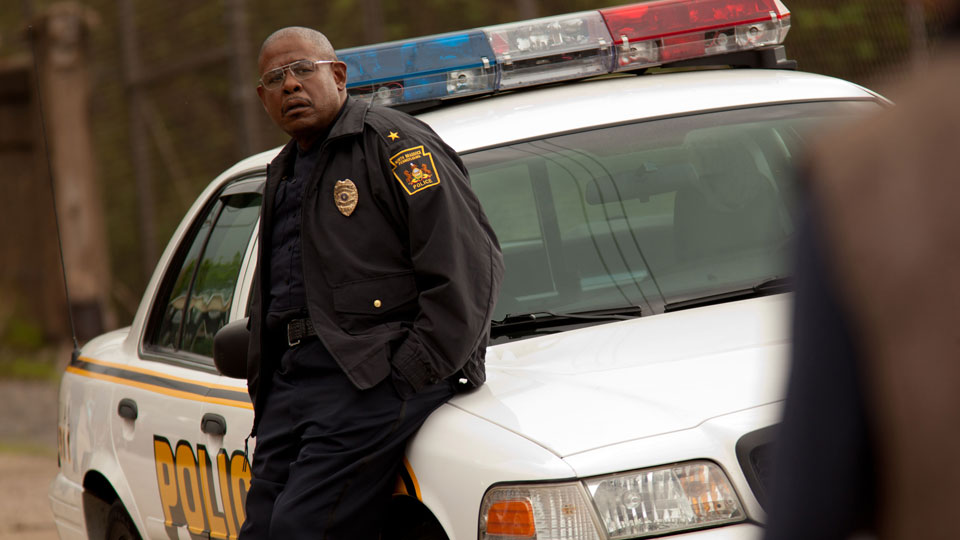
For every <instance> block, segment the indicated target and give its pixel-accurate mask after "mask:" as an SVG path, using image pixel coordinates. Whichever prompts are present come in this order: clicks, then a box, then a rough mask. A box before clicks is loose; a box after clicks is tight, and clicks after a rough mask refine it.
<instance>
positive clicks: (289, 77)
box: [283, 70, 303, 94]
mask: <svg viewBox="0 0 960 540" xmlns="http://www.w3.org/2000/svg"><path fill="white" fill-rule="evenodd" d="M301 88H303V86H302V85H301V84H300V81H299V80H298V79H297V78H296V77H294V76H293V73H291V72H290V70H287V73H286V77H284V78H283V91H284V93H287V94H292V93H294V92H298V91H300V89H301Z"/></svg>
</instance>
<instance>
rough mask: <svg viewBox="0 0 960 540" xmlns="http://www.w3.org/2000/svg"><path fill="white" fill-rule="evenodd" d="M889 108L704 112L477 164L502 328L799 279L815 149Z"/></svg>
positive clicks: (513, 148)
mask: <svg viewBox="0 0 960 540" xmlns="http://www.w3.org/2000/svg"><path fill="white" fill-rule="evenodd" d="M876 107H878V105H877V104H876V103H874V102H866V101H863V102H815V103H790V104H778V105H770V106H761V107H752V108H746V109H737V110H726V111H720V112H709V113H700V114H691V115H685V116H680V117H672V118H664V119H656V120H651V121H642V122H635V123H629V124H623V125H616V126H609V127H602V128H598V129H593V130H589V131H581V132H576V133H571V134H565V135H559V136H553V137H547V138H543V139H538V140H532V141H526V142H521V143H517V144H511V145H509V146H502V147H497V148H491V149H485V150H481V151H477V152H473V153H468V154H466V155H464V156H463V159H464V162H465V164H466V166H467V168H468V169H469V170H470V175H471V181H472V184H473V188H474V190H475V191H476V193H477V195H478V196H479V197H480V200H481V201H482V203H483V206H484V209H485V211H486V213H487V216H488V217H489V219H490V221H491V223H492V225H493V228H494V229H495V230H496V232H497V236H498V238H499V240H500V244H501V246H502V249H503V256H504V262H505V265H506V273H505V276H504V283H503V288H502V291H501V294H500V298H499V301H498V304H497V308H496V313H495V314H494V319H495V320H499V319H503V318H504V317H506V316H508V315H517V314H527V313H544V312H552V313H583V312H595V311H598V310H605V309H616V308H627V307H634V308H636V307H639V308H640V310H641V312H642V313H644V314H649V313H659V312H662V311H663V307H664V305H666V304H673V303H675V302H681V301H685V300H690V299H694V298H700V297H704V296H709V295H714V294H719V293H723V292H727V291H732V290H738V289H743V288H748V287H752V286H754V285H757V284H758V283H763V282H764V281H768V280H770V279H773V278H779V277H783V276H785V275H786V274H787V273H788V257H787V256H786V255H787V254H788V253H789V250H788V248H789V240H790V239H791V237H792V235H793V233H794V231H795V228H796V213H795V205H794V201H795V199H796V196H797V193H796V192H797V189H796V183H795V181H794V178H793V175H794V170H795V166H796V165H797V164H798V163H797V162H798V159H799V158H798V156H799V154H800V152H801V150H802V148H803V147H804V146H805V141H806V140H807V138H808V137H810V136H811V135H813V134H815V133H816V132H819V131H821V130H822V129H823V128H824V126H825V122H836V121H838V120H842V119H843V118H849V117H853V116H856V115H860V114H862V113H864V112H866V110H869V109H873V108H876ZM813 130H816V131H813Z"/></svg>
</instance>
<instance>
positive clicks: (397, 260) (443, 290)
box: [247, 98, 503, 423]
mask: <svg viewBox="0 0 960 540" xmlns="http://www.w3.org/2000/svg"><path fill="white" fill-rule="evenodd" d="M295 144H296V142H294V141H291V142H290V143H288V144H287V146H286V147H285V148H284V149H283V150H282V151H281V152H280V154H279V155H278V156H277V157H276V158H275V159H274V160H273V161H272V162H271V163H270V165H269V166H268V168H267V183H266V188H265V196H264V203H263V207H262V214H261V222H260V223H261V226H260V232H259V234H260V238H259V262H258V269H257V278H256V279H255V280H254V290H253V298H252V303H251V311H250V331H251V339H250V349H249V354H248V366H247V369H248V387H249V390H250V395H251V398H252V399H253V402H254V410H255V412H256V411H259V410H260V407H261V405H262V403H261V401H262V400H261V401H258V399H257V397H258V394H259V395H261V396H262V395H264V394H265V392H264V391H263V390H264V389H263V386H264V385H266V384H269V381H270V379H271V373H272V372H273V371H274V370H275V369H276V364H277V362H278V360H279V356H280V354H281V353H282V350H279V349H276V348H274V349H273V350H271V346H270V345H271V344H270V340H268V339H266V336H265V334H264V332H265V328H266V327H265V316H266V306H265V305H264V304H265V299H267V298H269V296H268V294H269V284H270V275H269V268H270V265H269V264H268V260H267V257H268V256H269V254H270V253H271V246H270V239H271V232H272V231H271V224H272V221H273V216H272V212H273V208H274V196H275V194H276V191H277V186H278V184H279V182H282V181H283V180H284V179H285V178H286V177H288V176H289V175H291V174H292V166H293V162H294V158H295V156H296V148H295V146H294V145H295ZM317 144H322V146H321V148H320V152H321V155H320V156H319V159H318V161H317V166H316V169H315V171H314V173H313V175H312V177H311V178H308V183H307V184H306V186H305V187H304V189H305V192H304V197H303V212H302V223H301V231H300V241H301V248H302V249H301V253H302V258H303V276H304V281H305V291H306V299H307V309H308V311H309V316H310V319H311V320H312V322H313V325H314V327H315V328H316V330H317V335H318V336H319V338H320V340H321V341H322V342H323V344H324V345H325V346H326V348H327V349H328V350H329V352H330V353H331V354H332V355H333V357H334V358H335V359H336V361H337V363H338V364H339V365H340V367H341V368H343V371H344V373H345V374H346V376H347V377H348V378H349V379H350V381H351V382H352V383H353V384H354V385H355V386H356V387H357V388H359V389H366V388H370V387H372V386H374V385H376V384H377V383H379V382H381V381H383V380H384V379H386V378H387V377H388V376H390V375H391V374H393V376H394V378H398V379H399V380H402V381H405V382H406V383H407V384H408V385H409V386H410V387H412V390H414V391H416V390H419V389H420V388H422V387H424V386H426V385H428V384H430V383H433V382H438V381H439V380H441V379H445V378H449V377H457V378H465V379H467V381H468V383H469V385H471V386H478V385H480V384H482V383H483V381H484V380H485V374H484V364H483V362H484V355H485V351H486V343H487V339H488V337H489V326H490V318H491V316H492V314H493V308H494V303H495V301H496V298H497V294H498V292H499V289H500V282H501V280H502V274H503V260H502V256H501V254H500V247H499V245H498V243H497V239H496V236H495V234H494V232H493V229H492V228H491V227H490V224H489V222H488V221H487V218H486V216H485V215H484V213H483V210H482V208H481V207H480V202H479V201H478V200H477V197H476V195H475V194H474V193H473V191H472V190H471V189H470V186H469V179H468V176H467V171H466V169H465V168H464V166H463V163H462V162H461V161H460V158H459V156H457V154H456V152H454V151H453V149H451V148H450V147H449V146H447V145H446V144H445V143H444V142H443V141H442V140H441V139H440V137H439V136H438V135H437V134H436V133H434V132H433V131H432V130H431V129H430V128H429V127H428V126H426V125H425V124H423V123H422V122H420V121H419V120H417V119H415V118H412V117H410V116H408V115H406V114H404V113H401V112H399V111H395V110H392V109H387V108H383V107H370V106H369V105H368V104H367V103H365V102H362V101H357V100H355V99H352V98H348V99H347V102H346V103H345V105H344V109H343V110H342V112H341V114H340V116H339V118H338V119H337V121H336V123H335V124H334V126H333V127H332V129H331V131H330V133H329V135H328V137H327V138H326V140H324V141H322V143H321V142H318V143H317ZM338 201H339V202H340V207H338V204H337V203H338ZM351 202H352V203H353V204H351ZM255 415H256V414H255ZM255 423H256V420H255Z"/></svg>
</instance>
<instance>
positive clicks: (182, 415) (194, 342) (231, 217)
mask: <svg viewBox="0 0 960 540" xmlns="http://www.w3.org/2000/svg"><path fill="white" fill-rule="evenodd" d="M262 185H263V180H262V177H252V178H251V177H248V178H239V179H235V180H234V181H232V182H230V183H228V184H227V185H226V186H225V187H224V188H223V189H221V190H220V191H219V192H218V193H216V194H215V195H214V196H213V197H211V198H210V199H209V200H208V201H207V203H206V204H205V205H204V206H203V207H202V209H201V210H200V211H199V212H198V213H197V214H196V217H195V218H194V220H193V224H192V225H191V226H190V227H189V228H188V229H187V232H186V233H185V234H184V235H183V237H182V238H181V240H180V242H179V244H178V246H177V249H176V252H175V254H174V255H173V257H172V258H171V259H170V263H169V264H168V266H167V268H166V270H165V272H164V275H163V278H162V280H161V281H160V282H159V285H158V287H157V289H156V294H155V297H154V300H153V304H152V307H151V313H150V317H149V319H148V321H147V326H146V329H145V331H144V333H143V338H142V343H141V346H140V350H139V354H138V357H137V359H136V360H135V361H133V362H131V365H130V366H129V371H130V372H131V373H133V374H136V375H137V376H138V377H139V379H140V380H139V381H138V382H137V384H133V385H129V386H125V387H123V392H121V393H120V394H118V395H117V396H116V399H117V400H118V404H117V406H118V408H119V409H118V410H121V411H125V410H128V409H133V410H134V411H135V413H129V412H128V413H126V416H124V415H123V414H118V417H117V418H115V419H114V422H115V424H116V425H115V426H114V429H113V431H112V433H113V438H114V445H115V448H116V451H117V459H118V462H119V464H120V467H121V468H122V469H123V473H124V476H125V477H126V478H127V479H129V480H130V489H131V491H132V492H133V496H134V501H135V504H134V508H130V511H131V512H136V513H138V514H139V516H140V518H141V520H142V521H141V522H142V523H144V525H145V527H146V530H145V533H146V536H147V537H149V538H175V537H177V536H179V535H181V534H187V533H189V534H192V535H201V536H207V535H209V536H211V537H215V538H235V537H236V536H237V531H238V520H237V518H236V517H235V516H236V511H235V508H236V507H237V506H242V505H238V504H235V503H234V502H233V501H234V500H236V501H242V500H243V499H245V497H246V486H247V485H248V484H249V467H246V466H245V462H241V461H238V462H237V463H236V464H237V465H239V467H238V469H242V470H241V471H239V472H238V473H236V474H234V475H233V477H232V478H231V477H230V476H229V473H230V472H231V471H232V470H233V468H232V465H233V463H232V461H233V460H232V457H233V456H232V455H228V456H227V457H228V458H231V459H227V460H226V461H224V462H223V468H221V467H220V465H221V463H220V462H221V461H222V458H221V457H220V456H219V454H220V450H221V449H222V448H223V447H224V444H223V436H222V434H221V433H219V432H220V431H224V429H223V428H225V427H226V425H225V424H226V422H225V419H224V416H225V415H223V414H220V418H216V417H215V416H212V415H208V416H207V417H206V418H204V414H205V409H206V405H207V404H209V403H215V404H218V406H221V405H224V404H227V405H228V406H230V407H232V408H235V409H238V410H240V411H243V412H242V413H241V414H240V415H239V416H235V417H234V418H235V420H234V423H235V426H231V427H233V430H232V431H234V432H243V431H249V429H250V423H251V422H252V407H251V406H250V402H249V399H248V398H247V394H246V389H245V386H244V384H243V382H242V381H232V380H229V379H225V378H224V377H221V376H220V375H218V374H217V372H216V369H215V368H214V366H213V359H212V356H213V336H214V335H215V334H216V332H217V330H219V329H220V328H221V327H222V326H223V325H225V324H226V323H227V322H228V320H229V318H230V316H231V314H232V313H234V308H235V304H236V299H237V298H238V290H240V285H239V284H238V283H239V281H240V275H241V270H242V269H243V268H244V264H245V262H246V261H247V260H248V258H249V256H250V249H251V246H252V245H253V243H254V242H253V237H254V231H255V230H256V226H257V222H258V219H259V213H260V201H261V192H262ZM243 296H244V297H245V296H246V295H245V294H244V295H243ZM124 407H126V409H125V408H124ZM208 412H211V411H208ZM212 414H216V412H215V411H213V412H212ZM232 434H233V433H231V435H232ZM240 459H241V460H242V459H243V457H242V456H241V457H240ZM224 473H226V476H223V474H224ZM244 475H246V476H244ZM221 478H222V479H223V480H224V482H221ZM231 480H233V483H232V484H231ZM240 521H242V519H241V520H240Z"/></svg>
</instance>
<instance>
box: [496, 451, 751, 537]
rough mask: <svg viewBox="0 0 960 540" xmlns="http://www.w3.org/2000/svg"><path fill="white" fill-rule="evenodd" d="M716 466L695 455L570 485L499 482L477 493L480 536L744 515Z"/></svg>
mask: <svg viewBox="0 0 960 540" xmlns="http://www.w3.org/2000/svg"><path fill="white" fill-rule="evenodd" d="M745 518H746V516H745V514H744V512H743V508H742V507H741V505H740V500H739V499H738V498H737V495H736V492H735V491H734V490H733V486H732V485H730V481H729V480H728V479H727V476H726V474H724V473H723V470H722V469H720V467H718V466H717V465H716V464H714V463H711V462H708V461H694V462H687V463H680V464H677V465H669V466H665V467H656V468H651V469H643V470H639V471H632V472H627V473H621V474H614V475H609V476H601V477H597V478H591V479H587V480H584V481H583V482H582V483H581V482H576V483H560V484H536V485H512V486H498V487H495V488H493V489H491V490H490V491H488V492H487V494H486V495H485V496H484V498H483V503H482V505H481V509H480V538H481V539H482V540H517V539H521V538H533V539H537V540H553V539H558V540H559V539H563V540H601V539H610V540H619V539H625V538H642V537H644V536H652V535H662V534H669V533H674V532H680V531H686V530H690V529H698V528H701V527H712V526H716V525H724V524H728V523H735V522H738V521H743V520H744V519H745Z"/></svg>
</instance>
